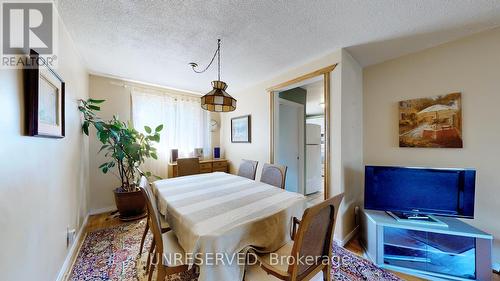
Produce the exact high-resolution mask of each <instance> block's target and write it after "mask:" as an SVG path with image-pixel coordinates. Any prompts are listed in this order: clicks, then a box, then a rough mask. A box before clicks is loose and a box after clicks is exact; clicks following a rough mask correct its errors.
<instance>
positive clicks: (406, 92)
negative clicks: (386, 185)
mask: <svg viewBox="0 0 500 281" xmlns="http://www.w3.org/2000/svg"><path fill="white" fill-rule="evenodd" d="M499 46H500V29H495V30H492V31H488V32H484V33H480V34H477V35H474V36H471V37H467V38H464V39H461V40H458V41H455V42H451V43H448V44H444V45H441V46H438V47H435V48H431V49H428V50H425V51H423V52H419V53H415V54H411V55H407V56H404V57H401V58H398V59H395V60H391V61H388V62H385V63H381V64H378V65H374V66H371V67H368V68H366V69H365V70H364V72H363V76H364V85H363V86H364V162H365V164H375V165H377V164H384V165H411V166H430V167H467V168H475V169H477V181H476V204H475V219H473V220H466V221H467V222H469V223H471V224H473V225H475V226H477V227H479V228H480V229H482V230H484V231H487V232H489V233H492V234H493V235H494V236H495V237H496V240H495V242H496V250H495V260H496V261H497V262H500V242H499V240H498V239H499V238H500V220H499V215H500V207H499V202H500V176H499V172H498V170H499V159H500V145H499V140H500V125H499V120H500V111H499V110H498V105H499V104H500V93H499V91H500V72H499V67H498V66H499V65H500V48H499ZM457 91H459V92H462V109H463V141H464V148H463V149H425V148H399V147H398V105H397V102H398V101H401V100H406V99H413V98H420V97H427V96H434V95H439V94H447V93H451V92H457ZM430 196H439V195H430Z"/></svg>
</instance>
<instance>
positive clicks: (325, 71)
mask: <svg viewBox="0 0 500 281" xmlns="http://www.w3.org/2000/svg"><path fill="white" fill-rule="evenodd" d="M337 65H338V63H336V64H333V65H329V66H327V67H323V68H320V69H318V70H315V71H313V72H310V73H307V74H304V75H301V76H299V77H296V78H294V79H291V80H288V81H285V82H282V83H279V84H277V85H274V86H272V87H269V88H267V89H266V90H267V92H268V93H269V104H270V106H269V107H270V108H269V109H270V114H269V122H270V123H269V124H270V126H269V128H270V134H269V135H270V140H269V146H270V149H269V152H270V153H269V162H270V163H273V164H274V146H275V136H274V129H275V124H274V114H275V113H274V111H275V100H276V99H275V96H276V95H275V94H274V93H275V92H277V91H280V90H282V89H283V88H286V87H289V86H291V85H293V84H298V83H301V82H304V81H306V80H309V79H312V78H315V77H317V76H322V77H323V88H324V91H323V100H324V103H325V118H324V119H325V120H324V122H325V123H324V126H325V163H324V169H325V177H324V183H323V194H324V199H325V200H326V199H328V198H329V197H330V194H329V190H330V165H331V163H330V151H331V150H330V142H331V141H330V128H331V127H330V118H331V112H330V108H331V105H330V76H331V75H330V73H331V72H332V71H333V70H335V68H336V67H337ZM304 188H305V187H304Z"/></svg>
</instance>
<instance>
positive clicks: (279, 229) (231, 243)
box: [153, 172, 306, 281]
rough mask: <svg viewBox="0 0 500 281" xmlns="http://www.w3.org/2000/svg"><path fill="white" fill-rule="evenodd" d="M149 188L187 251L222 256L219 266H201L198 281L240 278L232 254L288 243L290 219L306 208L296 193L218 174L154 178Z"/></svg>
mask: <svg viewBox="0 0 500 281" xmlns="http://www.w3.org/2000/svg"><path fill="white" fill-rule="evenodd" d="M153 187H154V190H155V193H156V195H157V199H158V204H159V208H160V212H161V213H162V214H163V215H166V219H167V221H168V222H169V224H170V226H171V227H172V228H173V230H174V231H175V233H176V235H177V238H178V241H179V244H180V245H181V246H182V248H183V249H184V250H185V252H186V253H189V254H196V255H200V254H201V256H203V257H205V258H209V257H210V256H212V257H213V256H214V255H215V254H219V255H220V254H221V253H222V254H225V256H224V259H223V261H224V262H223V263H222V262H220V261H219V262H217V264H212V265H208V264H206V263H205V264H202V265H200V277H199V280H200V281H205V280H207V281H208V280H210V281H223V280H228V281H237V280H242V279H243V272H244V266H242V265H238V264H237V263H236V261H233V262H231V260H230V258H231V256H232V255H233V254H235V253H241V252H243V251H244V250H245V249H246V248H247V247H248V246H252V247H255V248H258V249H259V250H261V251H264V252H265V251H269V252H271V251H275V250H277V249H278V248H280V247H281V246H282V245H284V244H285V243H286V242H288V241H289V240H290V235H289V230H290V224H291V218H292V217H293V216H296V217H299V218H300V217H301V216H302V213H303V211H304V209H305V207H306V200H305V197H304V196H302V195H301V194H298V193H292V192H288V191H284V190H282V189H279V188H276V187H273V186H270V185H267V184H264V183H261V182H256V181H253V180H249V179H247V178H243V177H239V176H235V175H230V174H226V173H221V172H216V173H211V174H201V175H194V176H187V177H179V178H173V179H166V180H159V181H156V182H154V183H153ZM226 258H227V259H226ZM207 261H208V260H207Z"/></svg>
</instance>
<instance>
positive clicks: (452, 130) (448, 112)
mask: <svg viewBox="0 0 500 281" xmlns="http://www.w3.org/2000/svg"><path fill="white" fill-rule="evenodd" d="M399 146H400V147H434V148H462V147H463V142H462V94H461V93H451V94H447V95H442V96H434V97H428V98H420V99H413V100H406V101H400V102H399Z"/></svg>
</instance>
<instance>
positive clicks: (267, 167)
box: [260, 163, 286, 189]
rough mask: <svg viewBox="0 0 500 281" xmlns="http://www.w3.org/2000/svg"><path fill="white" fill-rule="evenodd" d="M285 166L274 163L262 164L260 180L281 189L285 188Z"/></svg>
mask: <svg viewBox="0 0 500 281" xmlns="http://www.w3.org/2000/svg"><path fill="white" fill-rule="evenodd" d="M285 179H286V166H282V165H275V164H268V163H266V164H264V167H263V168H262V173H261V175H260V181H261V182H263V183H267V184H270V185H272V186H276V187H279V188H282V189H285Z"/></svg>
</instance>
